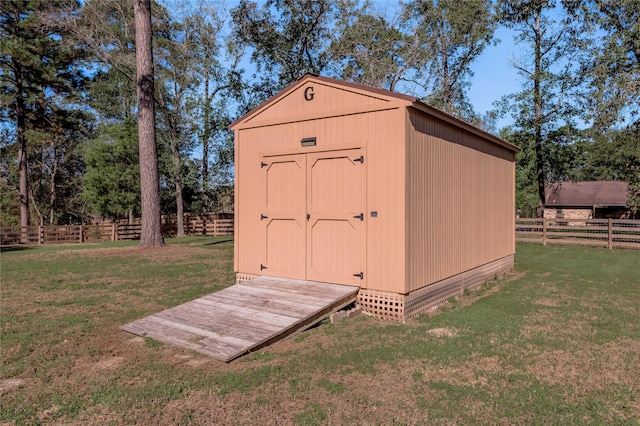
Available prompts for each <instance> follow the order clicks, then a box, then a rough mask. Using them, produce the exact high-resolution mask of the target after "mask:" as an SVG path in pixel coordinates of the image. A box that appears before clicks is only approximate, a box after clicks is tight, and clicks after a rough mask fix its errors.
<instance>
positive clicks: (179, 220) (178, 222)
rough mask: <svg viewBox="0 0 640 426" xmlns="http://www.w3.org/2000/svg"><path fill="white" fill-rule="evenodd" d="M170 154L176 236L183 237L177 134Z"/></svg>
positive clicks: (180, 171)
mask: <svg viewBox="0 0 640 426" xmlns="http://www.w3.org/2000/svg"><path fill="white" fill-rule="evenodd" d="M171 154H172V156H173V166H174V167H175V182H176V227H177V229H176V236H177V237H184V202H183V199H182V161H181V160H180V151H179V150H178V141H177V135H174V137H173V141H172V142H171Z"/></svg>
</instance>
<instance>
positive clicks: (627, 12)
mask: <svg viewBox="0 0 640 426" xmlns="http://www.w3.org/2000/svg"><path fill="white" fill-rule="evenodd" d="M151 14H152V28H153V62H154V68H153V73H154V83H155V84H154V90H153V106H154V107H155V139H156V148H157V156H158V170H159V174H158V178H157V179H158V185H159V188H160V206H161V210H162V212H163V213H171V212H176V213H178V217H181V216H182V215H181V212H183V211H216V210H220V209H222V208H225V207H227V208H228V207H229V204H230V200H232V198H231V197H232V191H233V188H232V184H233V139H232V134H230V132H229V131H228V129H227V126H228V124H229V123H230V122H231V121H232V120H233V119H235V118H236V117H238V116H240V115H241V114H243V113H245V112H246V111H248V110H249V109H251V108H252V107H255V106H256V105H258V104H259V103H260V102H262V101H264V100H265V99H267V98H268V97H269V96H271V95H273V94H275V93H277V92H278V91H279V90H281V89H282V88H283V87H285V86H286V85H288V84H290V83H292V82H294V81H295V80H296V79H298V78H299V77H300V76H302V75H303V74H304V73H307V72H310V73H316V74H322V75H327V76H331V77H337V78H340V79H344V80H347V81H354V82H358V83H362V84H366V85H371V86H376V87H381V88H385V89H388V90H393V91H398V92H402V93H408V94H413V95H416V96H418V97H420V98H422V99H423V100H424V102H426V103H428V104H430V105H433V106H435V107H437V108H440V109H442V110H444V111H446V112H448V113H449V114H452V115H454V116H456V117H459V118H462V119H464V120H466V121H469V122H471V123H473V124H475V125H476V126H478V127H480V128H483V129H484V130H487V131H490V132H493V133H496V134H498V135H499V136H501V137H503V138H505V139H506V140H508V141H510V142H512V143H514V144H516V145H518V146H520V147H521V148H522V151H521V152H520V153H519V154H518V159H517V171H516V174H517V207H518V209H520V210H521V212H522V213H523V214H525V215H526V214H531V215H535V214H537V215H540V214H541V211H542V208H543V206H544V184H545V183H546V182H551V181H562V180H626V181H628V182H630V184H631V189H630V193H631V194H630V195H631V197H630V206H631V207H632V209H633V210H634V211H635V212H637V211H638V210H639V209H640V121H639V120H638V107H639V105H640V65H639V59H640V28H639V24H638V22H639V21H640V0H617V1H612V0H563V1H542V0H530V1H516V0H497V1H488V0H467V1H465V2H459V1H454V0H429V1H427V0H415V1H408V0H407V1H402V2H398V3H397V4H391V3H390V2H389V3H387V2H370V1H367V0H267V1H260V2H256V1H251V0H240V1H239V2H234V3H232V4H231V7H230V8H229V9H225V7H224V3H222V2H219V1H206V0H203V1H196V0H194V1H180V0H172V1H160V0H158V1H153V2H152V4H151ZM134 18H135V16H134V7H133V2H131V1H130V0H85V1H83V2H80V1H78V0H49V1H39V0H29V1H27V0H4V1H3V2H2V3H1V4H0V33H1V37H2V38H1V40H0V43H1V48H0V53H1V56H0V63H1V65H2V74H1V75H0V92H1V93H0V96H1V102H2V112H1V115H0V122H1V124H0V132H1V135H2V139H1V142H0V152H1V158H0V185H1V195H0V223H2V224H18V223H21V224H23V225H24V224H38V223H44V224H57V223H79V222H81V221H83V220H85V219H86V218H87V217H88V215H90V214H98V215H102V216H105V217H123V216H126V215H138V214H139V213H140V209H141V196H140V166H139V164H140V160H141V159H140V158H139V150H138V142H139V141H138V120H139V118H138V113H139V108H138V98H137V95H136V88H137V77H136V42H135V41H136V21H135V19H134ZM500 26H505V27H508V28H511V29H512V30H513V31H514V33H515V34H516V42H517V48H518V53H517V54H516V55H515V57H514V58H512V65H513V72H514V73H518V74H519V76H520V77H521V79H520V81H521V83H522V86H521V90H520V91H519V92H517V93H514V94H511V95H509V96H506V97H504V98H502V99H500V100H499V101H497V102H496V103H495V109H494V110H492V111H488V112H478V111H475V110H474V108H473V105H472V104H471V103H470V101H469V98H468V89H469V85H470V78H471V77H472V76H473V71H472V65H473V63H474V60H475V59H477V58H478V57H479V55H481V54H482V52H483V51H484V49H485V48H486V47H487V46H490V45H491V44H494V43H499V40H497V39H496V37H495V31H496V29H497V28H498V27H500ZM505 115H509V116H511V117H512V118H513V125H511V126H509V127H507V128H502V129H498V128H496V125H495V123H496V122H497V119H498V118H500V117H501V116H505ZM142 160H143V162H144V160H145V159H144V158H143V159H142ZM461 172H463V171H461Z"/></svg>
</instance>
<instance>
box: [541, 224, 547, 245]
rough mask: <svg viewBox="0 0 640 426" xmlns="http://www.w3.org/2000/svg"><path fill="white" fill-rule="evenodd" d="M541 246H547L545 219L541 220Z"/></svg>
mask: <svg viewBox="0 0 640 426" xmlns="http://www.w3.org/2000/svg"><path fill="white" fill-rule="evenodd" d="M542 245H543V246H546V245H547V218H546V217H543V218H542Z"/></svg>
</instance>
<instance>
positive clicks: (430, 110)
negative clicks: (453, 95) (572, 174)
mask: <svg viewBox="0 0 640 426" xmlns="http://www.w3.org/2000/svg"><path fill="white" fill-rule="evenodd" d="M310 78H313V79H315V80H319V81H323V82H325V83H329V84H336V85H341V86H344V87H351V88H353V89H357V90H363V91H367V92H370V93H375V94H377V95H381V96H387V97H392V98H396V99H400V100H403V101H407V102H411V103H412V104H413V107H414V108H416V109H418V110H420V111H422V112H424V113H426V114H429V115H431V116H433V117H436V118H439V119H440V120H443V121H446V122H448V123H450V124H453V125H454V126H456V127H459V128H462V129H465V130H467V131H469V132H471V133H474V134H476V135H478V136H480V137H483V138H485V139H488V140H490V141H492V142H493V143H495V144H497V145H500V146H502V147H505V148H508V149H510V150H511V151H513V152H518V151H520V147H518V146H516V145H514V144H512V143H509V142H507V141H505V140H504V139H501V138H499V137H498V136H496V135H493V134H491V133H488V132H485V131H484V130H482V129H480V128H478V127H476V126H474V125H473V124H470V123H467V122H466V121H464V120H461V119H459V118H457V117H454V116H452V115H450V114H447V113H445V112H444V111H440V110H439V109H437V108H434V107H432V106H431V105H427V104H425V103H424V102H422V101H421V100H420V99H419V98H416V97H415V96H409V95H404V94H402V93H397V92H392V91H390V90H386V89H380V88H378V87H371V86H365V85H363V84H359V83H352V82H348V81H343V80H338V79H335V78H330V77H324V76H320V75H316V74H311V73H306V74H304V75H302V76H301V77H300V78H298V80H296V81H294V82H293V83H291V84H290V85H288V86H287V87H285V88H284V89H282V90H281V91H280V92H278V93H276V94H275V95H273V96H271V97H270V98H269V99H267V100H265V101H264V102H262V103H261V104H260V105H258V106H257V107H255V108H253V109H252V110H251V111H249V112H247V113H246V114H244V115H243V116H241V117H238V118H237V119H235V120H234V121H233V122H232V123H231V124H230V125H229V128H233V127H234V126H235V125H236V124H237V123H239V122H241V121H242V120H243V119H244V118H245V117H248V116H250V115H252V114H253V113H254V112H256V111H258V110H260V109H262V108H263V107H265V106H266V105H268V104H270V103H272V102H274V101H275V100H276V99H278V98H280V97H281V96H284V95H285V94H286V93H288V92H289V91H290V90H292V89H293V88H294V87H296V86H297V85H298V84H300V82H301V81H303V80H307V79H310Z"/></svg>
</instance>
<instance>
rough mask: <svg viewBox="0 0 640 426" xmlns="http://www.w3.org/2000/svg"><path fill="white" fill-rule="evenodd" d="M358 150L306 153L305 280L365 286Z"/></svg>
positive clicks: (361, 168)
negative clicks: (307, 220) (360, 274)
mask: <svg viewBox="0 0 640 426" xmlns="http://www.w3.org/2000/svg"><path fill="white" fill-rule="evenodd" d="M361 158H362V157H361V151H360V150H350V151H338V152H333V153H317V154H308V157H307V167H308V172H307V200H308V201H307V208H308V210H309V223H308V225H307V279H310V280H315V281H326V282H331V283H339V284H352V285H363V284H364V283H363V281H362V280H361V278H360V277H356V276H355V275H356V274H359V273H361V272H363V265H364V250H365V245H364V235H365V232H364V219H365V217H364V208H365V193H366V191H365V166H364V162H363V161H361Z"/></svg>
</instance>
